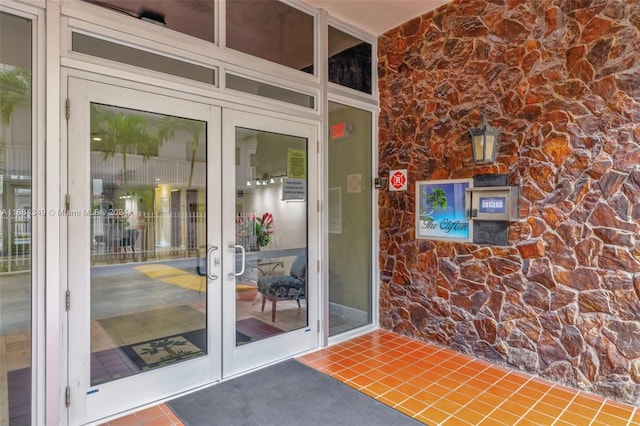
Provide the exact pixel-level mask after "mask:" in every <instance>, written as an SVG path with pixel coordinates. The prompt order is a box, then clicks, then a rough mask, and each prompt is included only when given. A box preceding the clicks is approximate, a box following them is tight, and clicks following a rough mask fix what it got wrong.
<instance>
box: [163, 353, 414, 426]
mask: <svg viewBox="0 0 640 426" xmlns="http://www.w3.org/2000/svg"><path fill="white" fill-rule="evenodd" d="M168 404H169V406H170V407H171V409H172V410H173V411H174V412H175V413H176V414H177V415H178V417H180V419H181V420H182V421H183V422H184V424H185V425H188V426H217V425H220V426H235V425H246V426H250V425H265V426H266V425H278V426H288V425H290V426H296V425H304V426H316V425H317V426H321V425H322V426H323V425H331V426H339V425H345V426H347V425H348V426H353V425H368V426H375V425H381V426H382V425H384V426H388V425H394V426H400V425H418V424H421V423H419V422H417V421H415V420H413V419H411V418H410V417H408V416H406V415H404V414H402V413H401V412H399V411H396V410H394V409H392V408H390V407H388V406H386V405H384V404H382V403H380V402H378V401H376V400H375V399H373V398H370V397H368V396H367V395H365V394H363V393H361V392H358V391H356V390H355V389H353V388H351V387H349V386H347V385H345V384H344V383H341V382H339V381H337V380H335V379H334V378H332V377H329V376H327V375H325V374H322V373H320V372H319V371H316V370H314V369H312V368H310V367H307V366H306V365H303V364H301V363H299V362H297V361H295V360H288V361H284V362H282V363H279V364H276V365H272V366H270V367H266V368H263V369H261V370H258V371H256V372H253V373H250V374H246V375H244V376H240V377H238V378H235V379H232V380H229V381H227V382H223V383H220V384H217V385H214V386H211V387H208V388H206V389H203V390H200V391H197V392H195V393H192V394H189V395H186V396H183V397H180V398H177V399H174V400H172V401H169V402H168Z"/></svg>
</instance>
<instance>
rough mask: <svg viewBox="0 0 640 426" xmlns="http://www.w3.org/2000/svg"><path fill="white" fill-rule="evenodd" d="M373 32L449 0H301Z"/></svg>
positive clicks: (389, 27) (379, 31)
mask: <svg viewBox="0 0 640 426" xmlns="http://www.w3.org/2000/svg"><path fill="white" fill-rule="evenodd" d="M302 1H303V2H305V3H307V4H310V5H311V6H314V7H317V8H320V9H325V10H326V11H328V12H329V14H330V15H332V16H335V17H336V18H339V19H340V20H342V21H344V22H347V23H349V24H352V25H354V26H355V27H358V28H360V29H363V30H365V31H367V32H369V33H371V34H373V35H375V36H379V35H381V34H382V33H384V32H385V31H387V30H390V29H392V28H395V27H397V26H398V25H400V24H403V23H405V22H407V21H409V20H411V19H413V18H415V17H418V16H420V15H423V14H425V13H427V12H429V11H431V10H433V9H436V8H438V7H439V6H441V5H443V4H445V3H448V2H449V0H302Z"/></svg>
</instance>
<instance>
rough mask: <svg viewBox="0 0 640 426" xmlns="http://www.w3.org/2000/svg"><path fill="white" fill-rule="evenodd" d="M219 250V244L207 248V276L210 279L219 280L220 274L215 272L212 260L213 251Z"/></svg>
mask: <svg viewBox="0 0 640 426" xmlns="http://www.w3.org/2000/svg"><path fill="white" fill-rule="evenodd" d="M216 250H218V246H211V247H209V249H208V250H207V278H209V279H210V280H217V279H218V276H217V275H215V274H213V273H212V271H213V268H212V267H211V260H212V258H213V252H214V251H216Z"/></svg>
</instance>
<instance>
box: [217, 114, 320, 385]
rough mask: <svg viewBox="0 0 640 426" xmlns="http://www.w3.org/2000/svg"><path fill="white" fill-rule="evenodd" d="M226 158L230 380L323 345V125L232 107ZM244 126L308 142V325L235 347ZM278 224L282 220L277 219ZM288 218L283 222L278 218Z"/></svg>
mask: <svg viewBox="0 0 640 426" xmlns="http://www.w3.org/2000/svg"><path fill="white" fill-rule="evenodd" d="M222 117H223V124H222V134H223V137H222V141H223V142H222V157H223V159H224V160H223V166H222V167H223V179H222V185H223V203H222V206H223V213H222V220H223V241H224V243H223V253H222V256H223V262H222V263H223V265H226V266H227V267H225V270H224V273H223V275H222V286H223V300H225V301H226V302H227V303H226V304H225V310H224V314H223V315H224V318H223V327H224V328H223V342H224V343H223V347H224V354H223V373H222V374H223V377H230V376H233V375H236V374H239V373H242V372H245V371H247V370H251V369H254V368H257V367H261V366H264V365H266V364H267V363H273V362H277V361H279V360H283V359H286V358H289V357H291V356H292V355H295V354H299V353H302V352H305V351H309V350H311V349H314V348H317V347H318V346H319V344H320V324H319V318H320V317H319V306H320V291H319V284H318V283H319V270H318V268H317V266H316V265H318V262H319V257H318V254H319V250H318V241H319V234H318V232H314V230H318V229H320V225H319V220H320V216H319V214H318V209H317V206H318V201H317V200H318V199H319V198H318V194H319V187H320V184H319V180H318V178H317V176H318V166H317V165H318V155H317V150H316V146H317V140H318V139H317V138H318V132H319V127H318V125H313V124H310V123H308V122H302V121H295V120H292V119H283V118H275V117H273V116H269V115H262V114H256V113H248V112H243V111H239V110H234V109H230V108H225V109H224V110H223V112H222ZM236 127H243V128H247V129H252V130H259V131H265V132H272V133H279V134H285V135H291V136H297V137H300V138H305V139H307V156H308V157H307V200H306V203H307V297H306V304H307V315H308V324H307V327H304V328H301V329H298V330H293V331H290V332H287V333H282V334H279V335H276V336H274V337H270V338H268V339H263V340H260V341H256V342H251V343H249V344H247V345H242V346H236V344H235V339H236V330H235V322H236V312H235V303H232V302H233V301H234V300H235V297H236V295H235V292H236V290H235V277H234V276H232V275H231V274H232V273H233V272H235V265H236V262H235V257H236V253H235V248H230V247H232V246H233V245H234V244H236V242H235V240H236V234H235V229H236V228H235V220H236V211H235V196H236V179H235V147H236V143H235V129H236ZM276 220H278V218H276ZM279 220H285V218H279Z"/></svg>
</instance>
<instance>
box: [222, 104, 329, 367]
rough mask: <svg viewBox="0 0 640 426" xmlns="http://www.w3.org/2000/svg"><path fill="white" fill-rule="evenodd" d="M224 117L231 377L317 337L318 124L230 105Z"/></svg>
mask: <svg viewBox="0 0 640 426" xmlns="http://www.w3.org/2000/svg"><path fill="white" fill-rule="evenodd" d="M222 117H223V126H222V130H223V133H222V134H223V136H222V140H223V143H222V151H223V158H224V162H223V166H222V167H223V179H222V181H223V188H224V189H223V203H222V214H223V223H224V226H223V239H224V241H225V243H224V247H223V249H224V251H223V259H224V261H223V263H224V265H227V266H229V267H230V271H228V272H227V269H229V268H225V274H224V275H223V277H222V280H223V283H222V288H223V294H224V300H225V306H224V319H223V326H224V328H223V341H224V356H223V376H231V375H234V374H237V373H240V372H243V371H246V370H249V369H252V368H256V367H258V366H260V365H264V364H267V363H270V362H274V361H277V360H279V359H283V358H286V357H290V356H292V355H293V354H296V353H300V352H303V351H306V350H309V349H312V348H314V347H317V345H318V344H319V330H318V283H317V274H318V273H317V266H316V264H317V261H318V259H317V249H316V247H317V236H316V234H315V231H311V230H317V229H318V227H317V223H318V215H317V209H316V205H317V187H316V186H315V182H317V179H313V178H311V179H310V177H313V176H315V175H316V174H317V168H316V164H317V157H316V149H315V145H316V140H317V134H318V128H317V126H316V125H314V124H308V123H304V122H295V121H291V120H285V119H279V118H275V117H270V116H266V115H258V114H251V113H247V112H240V111H235V110H231V109H225V110H223V112H222ZM225 177H229V179H225ZM232 300H233V301H234V303H231V304H227V302H229V301H232Z"/></svg>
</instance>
